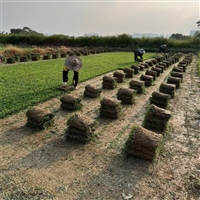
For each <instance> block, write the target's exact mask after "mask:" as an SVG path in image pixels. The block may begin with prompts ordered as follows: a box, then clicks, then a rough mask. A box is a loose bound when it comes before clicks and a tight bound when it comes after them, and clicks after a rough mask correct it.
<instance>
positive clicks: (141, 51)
mask: <svg viewBox="0 0 200 200" xmlns="http://www.w3.org/2000/svg"><path fill="white" fill-rule="evenodd" d="M144 53H145V50H144V49H136V50H135V51H134V60H135V61H137V58H138V56H139V57H140V58H141V60H143V54H144Z"/></svg>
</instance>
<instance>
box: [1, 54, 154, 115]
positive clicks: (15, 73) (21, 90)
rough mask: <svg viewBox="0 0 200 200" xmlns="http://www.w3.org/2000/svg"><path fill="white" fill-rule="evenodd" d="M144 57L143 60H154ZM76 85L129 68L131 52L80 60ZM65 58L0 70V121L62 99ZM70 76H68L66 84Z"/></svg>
mask: <svg viewBox="0 0 200 200" xmlns="http://www.w3.org/2000/svg"><path fill="white" fill-rule="evenodd" d="M154 55H155V54H154V53H146V54H145V55H144V59H148V58H151V57H153V56H154ZM81 59H82V61H83V67H82V68H81V70H80V75H79V84H80V83H81V82H83V81H86V80H88V79H91V78H93V77H96V76H99V75H102V74H105V73H107V72H110V71H114V70H117V69H119V68H120V69H124V68H126V67H128V68H130V67H131V65H132V64H134V61H133V53H132V52H114V53H113V52H112V53H103V54H93V55H89V56H81ZM64 61H65V58H59V59H51V60H41V61H32V62H28V63H17V64H12V65H6V64H5V65H3V66H2V65H1V66H0V96H1V100H0V118H4V117H6V116H8V115H10V114H14V113H16V112H18V111H20V110H23V109H25V108H28V107H30V106H33V105H35V104H37V103H39V102H42V101H45V100H47V99H50V98H52V97H56V96H59V95H61V94H62V93H63V92H62V91H60V90H58V89H57V88H58V87H59V86H60V85H61V84H62V69H63V65H64ZM72 76H73V72H70V73H69V83H71V82H72Z"/></svg>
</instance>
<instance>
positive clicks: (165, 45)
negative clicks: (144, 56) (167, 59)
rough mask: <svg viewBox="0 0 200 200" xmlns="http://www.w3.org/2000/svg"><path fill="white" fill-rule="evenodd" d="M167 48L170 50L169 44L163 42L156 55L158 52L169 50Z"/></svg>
mask: <svg viewBox="0 0 200 200" xmlns="http://www.w3.org/2000/svg"><path fill="white" fill-rule="evenodd" d="M167 50H168V45H167V44H162V45H161V46H160V48H159V49H158V51H157V53H156V55H157V54H158V53H161V52H162V53H164V54H165V53H166V52H167Z"/></svg>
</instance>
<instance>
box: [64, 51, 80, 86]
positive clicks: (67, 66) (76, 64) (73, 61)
mask: <svg viewBox="0 0 200 200" xmlns="http://www.w3.org/2000/svg"><path fill="white" fill-rule="evenodd" d="M81 67H82V60H81V59H80V58H79V57H78V56H75V55H69V56H68V57H67V58H66V60H65V63H64V67H63V86H64V87H66V86H67V82H68V73H69V71H70V70H71V71H73V72H74V76H73V86H74V89H77V85H78V79H79V70H80V68H81Z"/></svg>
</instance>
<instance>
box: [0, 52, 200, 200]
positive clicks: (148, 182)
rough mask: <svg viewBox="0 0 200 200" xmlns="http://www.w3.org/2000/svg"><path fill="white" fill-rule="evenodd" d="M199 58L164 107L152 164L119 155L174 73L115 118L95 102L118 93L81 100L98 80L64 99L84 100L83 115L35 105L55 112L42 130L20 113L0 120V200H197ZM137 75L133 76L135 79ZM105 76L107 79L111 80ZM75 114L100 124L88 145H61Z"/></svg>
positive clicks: (50, 104)
mask: <svg viewBox="0 0 200 200" xmlns="http://www.w3.org/2000/svg"><path fill="white" fill-rule="evenodd" d="M196 63H197V57H196V56H194V57H193V61H192V63H191V64H190V65H189V66H188V67H187V70H186V72H185V73H184V78H183V82H182V83H181V87H180V88H179V89H177V90H176V91H175V98H173V99H171V100H170V103H169V110H170V111H171V113H172V117H171V119H170V121H169V123H168V128H167V132H166V134H165V136H164V137H163V145H162V148H161V152H160V154H159V155H158V156H157V157H156V159H155V160H154V161H153V162H149V161H145V160H143V159H140V158H135V157H126V156H125V155H124V154H123V153H122V149H123V147H124V143H125V141H126V140H127V138H128V136H129V134H130V131H131V127H132V126H133V125H135V124H139V125H141V124H142V122H143V120H144V117H145V112H146V108H147V107H148V105H149V98H150V97H151V94H152V92H154V91H158V90H159V87H160V84H161V83H162V82H165V80H166V78H167V76H168V75H169V73H170V72H171V70H172V67H173V66H174V65H176V64H174V65H172V66H170V67H169V68H167V69H166V70H165V71H164V72H163V73H162V74H161V75H160V76H159V77H157V79H156V81H155V82H154V84H153V86H150V87H146V92H145V94H141V95H138V94H137V95H136V96H135V98H136V104H135V105H122V107H123V115H122V116H121V117H120V118H119V119H115V120H112V119H105V118H100V117H99V109H100V99H101V98H103V97H107V98H113V99H116V94H117V91H118V89H119V88H120V87H127V88H128V87H129V82H130V80H131V79H128V78H126V80H125V82H124V83H118V87H117V88H116V89H113V90H106V89H102V93H101V97H100V98H97V99H90V98H86V97H83V92H84V89H85V86H86V85H87V84H90V85H92V86H95V87H101V86H102V78H103V76H104V75H103V76H99V77H97V78H94V79H92V80H89V81H86V82H84V83H80V84H79V85H78V87H79V88H78V89H77V90H74V91H71V93H70V94H72V95H74V96H77V97H78V96H79V97H82V101H81V103H82V104H83V108H82V109H81V110H79V111H76V112H69V111H66V110H63V109H61V108H60V104H61V102H60V98H53V99H51V100H49V101H46V102H44V103H41V104H39V106H40V107H41V108H45V109H49V110H51V111H52V112H54V113H55V122H54V124H53V125H52V126H50V127H48V128H47V129H45V130H40V131H38V130H34V129H32V128H29V127H27V126H25V124H26V121H27V117H26V110H24V111H22V112H20V113H18V114H15V115H12V116H10V117H7V118H5V119H1V120H0V151H1V154H0V171H1V174H0V199H19V200H23V199H33V200H36V199H57V200H75V199H80V200H81V199H83V200H87V199H89V200H95V199H98V200H105V199H108V200H123V199H134V200H143V199H144V200H147V199H148V200H149V199H151V200H160V199H166V200H173V199H179V200H198V199H200V148H199V147H200V101H199V98H200V79H199V77H198V76H197V66H196ZM142 73H145V72H144V71H140V74H138V75H134V79H138V80H139V77H140V76H141V74H142ZM107 75H111V76H112V75H113V73H109V74H107ZM74 113H81V114H84V115H87V116H88V117H91V118H94V119H96V120H97V121H98V125H97V127H96V130H95V137H94V138H93V139H92V140H91V141H90V142H89V143H87V144H85V145H83V144H79V143H72V142H69V141H67V140H66V139H65V135H64V132H65V130H66V128H67V124H66V122H67V120H68V119H69V117H70V116H71V115H72V114H74Z"/></svg>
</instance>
